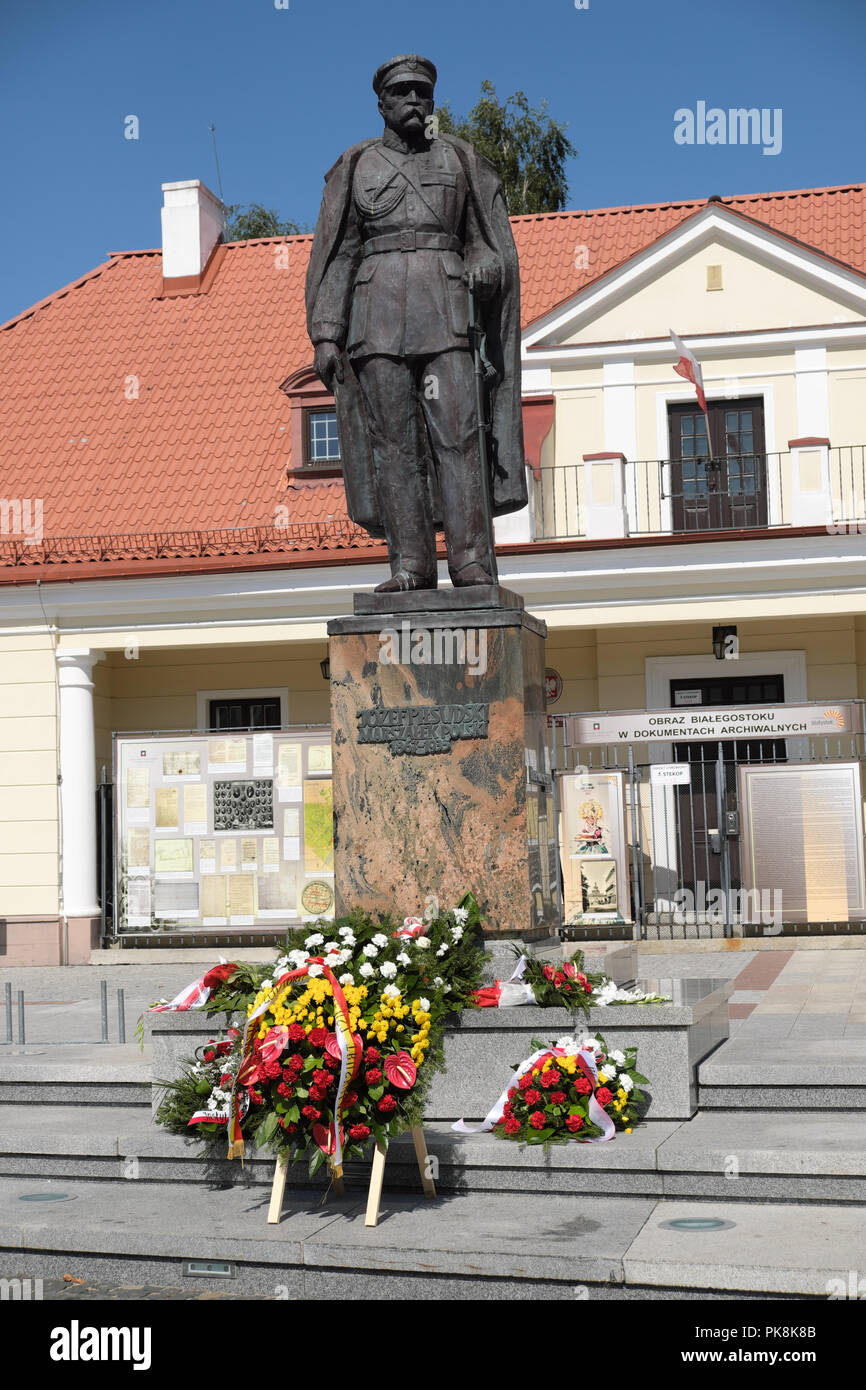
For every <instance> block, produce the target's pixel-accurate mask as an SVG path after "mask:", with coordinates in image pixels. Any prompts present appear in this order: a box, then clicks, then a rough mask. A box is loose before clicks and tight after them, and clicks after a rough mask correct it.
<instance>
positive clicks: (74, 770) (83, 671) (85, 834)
mask: <svg viewBox="0 0 866 1390" xmlns="http://www.w3.org/2000/svg"><path fill="white" fill-rule="evenodd" d="M104 655H105V653H104V652H95V651H90V650H89V649H83V650H78V651H69V650H61V651H58V653H57V667H58V672H59V680H60V778H61V782H60V814H61V818H62V835H63V852H62V862H61V867H60V872H61V877H62V882H63V907H64V910H65V912H66V915H67V917H96V916H98V914H99V904H98V902H97V894H96V741H95V734H94V723H93V679H92V676H93V667H94V665H95V663H96V662H97V661H99V660H100V659H101V658H102V657H103V656H104Z"/></svg>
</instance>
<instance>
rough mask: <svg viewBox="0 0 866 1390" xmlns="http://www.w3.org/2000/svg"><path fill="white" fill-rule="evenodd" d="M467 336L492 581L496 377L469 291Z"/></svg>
mask: <svg viewBox="0 0 866 1390" xmlns="http://www.w3.org/2000/svg"><path fill="white" fill-rule="evenodd" d="M469 336H470V339H471V342H472V362H473V366H474V369H475V411H476V414H477V416H478V453H479V457H480V460H481V486H482V499H483V506H484V525H485V531H486V535H487V538H488V541H489V545H490V561H491V566H492V569H493V574H492V576H491V578H492V579H493V582H494V584H495V583H496V582H497V579H496V552H495V550H494V546H493V504H492V496H491V490H492V479H491V476H490V449H489V444H488V436H489V433H490V428H491V427H490V424H489V423H488V420H487V383H488V382H490V381H492V380H493V379H494V378H495V377H496V375H497V372H496V368H495V367H494V366H493V363H492V362H491V361H490V359H489V357H488V356H487V351H486V343H487V335H486V333H485V331H484V325H483V323H482V321H481V313H480V309H479V304H478V295H477V294H476V292H475V290H474V289H470V290H469Z"/></svg>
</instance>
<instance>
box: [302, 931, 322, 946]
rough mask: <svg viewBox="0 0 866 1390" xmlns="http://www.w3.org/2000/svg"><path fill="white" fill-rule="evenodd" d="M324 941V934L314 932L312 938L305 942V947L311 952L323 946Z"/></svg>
mask: <svg viewBox="0 0 866 1390" xmlns="http://www.w3.org/2000/svg"><path fill="white" fill-rule="evenodd" d="M324 939H325V938H324V937H323V936H322V933H321V932H320V931H314V932H313V934H312V936H308V937H307V939H306V941H305V942H304V945H305V946H306V947H307V949H308V950H309V949H310V948H311V947H313V946H321V944H322V942H323V941H324Z"/></svg>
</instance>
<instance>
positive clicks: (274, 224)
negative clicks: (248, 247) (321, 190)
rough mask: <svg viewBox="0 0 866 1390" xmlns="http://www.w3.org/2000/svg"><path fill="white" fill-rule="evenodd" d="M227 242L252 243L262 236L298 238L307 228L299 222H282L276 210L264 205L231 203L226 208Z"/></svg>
mask: <svg viewBox="0 0 866 1390" xmlns="http://www.w3.org/2000/svg"><path fill="white" fill-rule="evenodd" d="M226 214H227V216H226V223H227V226H226V240H227V241H250V240H252V239H253V238H254V237H262V236H296V235H297V233H298V232H303V231H306V230H307V228H305V227H299V226H298V224H297V222H282V221H281V220H280V214H279V213H278V212H277V211H276V209H275V208H266V207H265V206H264V204H263V203H248V204H247V205H246V206H244V204H243V203H230V204H229V206H228V207H227V208H226Z"/></svg>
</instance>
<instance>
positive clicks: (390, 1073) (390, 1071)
mask: <svg viewBox="0 0 866 1390" xmlns="http://www.w3.org/2000/svg"><path fill="white" fill-rule="evenodd" d="M384 1065H385V1075H386V1076H387V1078H388V1080H389V1081H390V1083H391V1085H392V1086H396V1087H397V1089H398V1090H400V1091H408V1090H410V1089H411V1088H412V1087H413V1086H414V1085H415V1078H416V1077H417V1075H418V1068H417V1067H416V1066H415V1063H414V1062H413V1061H412V1058H411V1057H410V1056H409V1053H408V1052H396V1053H395V1054H394V1056H393V1057H386V1058H385V1064H384Z"/></svg>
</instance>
